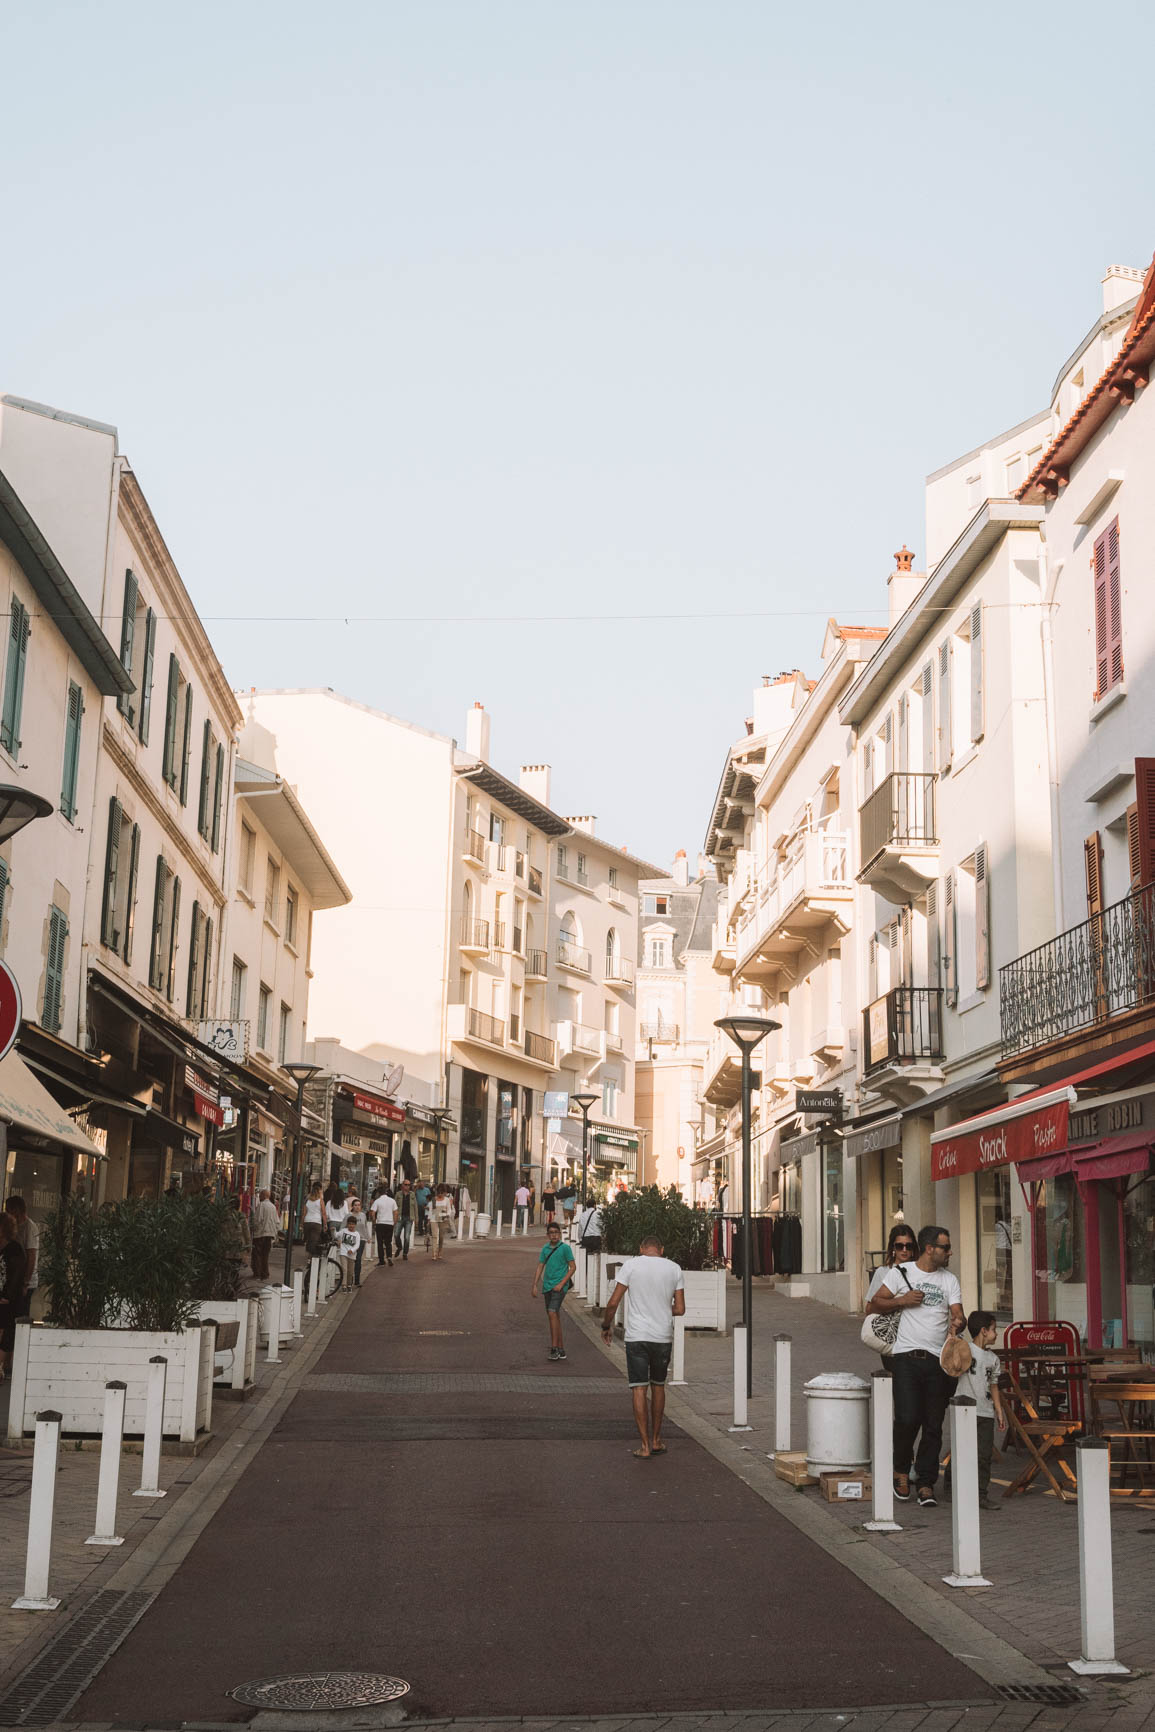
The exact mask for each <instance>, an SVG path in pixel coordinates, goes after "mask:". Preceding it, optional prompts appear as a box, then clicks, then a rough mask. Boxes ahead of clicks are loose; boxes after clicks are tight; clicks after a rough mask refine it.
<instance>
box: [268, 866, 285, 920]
mask: <svg viewBox="0 0 1155 1732" xmlns="http://www.w3.org/2000/svg"><path fill="white" fill-rule="evenodd" d="M280 900H281V868H280V867H279V866H278V865H277V863H276V861H275V860H274V859H273V856H272V855H271V854H270V855H269V857H268V862H267V864H266V866H265V919H266V920H267V921H268V923H269V925H270V926H275V925H276V924H277V911H278V906H279V904H280Z"/></svg>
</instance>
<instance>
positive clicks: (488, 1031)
mask: <svg viewBox="0 0 1155 1732" xmlns="http://www.w3.org/2000/svg"><path fill="white" fill-rule="evenodd" d="M448 1034H449V1039H450V1040H451V1041H474V1042H476V1043H477V1044H478V1045H479V1046H488V1047H498V1048H500V1049H501V1050H502V1051H504V1050H505V1023H504V1022H503V1021H502V1020H501V1018H500V1017H496V1016H490V1015H489V1013H488V1012H487V1011H484V1010H474V1009H473V1008H472V1007H471V1006H470V1005H468V1004H451V1005H450V1006H449V1012H448Z"/></svg>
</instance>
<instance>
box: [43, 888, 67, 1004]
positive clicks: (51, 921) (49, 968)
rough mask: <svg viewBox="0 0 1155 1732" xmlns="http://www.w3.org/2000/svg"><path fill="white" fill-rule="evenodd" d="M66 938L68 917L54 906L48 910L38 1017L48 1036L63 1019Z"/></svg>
mask: <svg viewBox="0 0 1155 1732" xmlns="http://www.w3.org/2000/svg"><path fill="white" fill-rule="evenodd" d="M67 937H68V916H67V915H66V914H65V913H64V912H63V910H62V909H59V908H57V907H56V906H55V905H53V907H51V908H50V909H49V910H48V946H47V955H46V958H45V965H44V1009H43V1012H42V1014H41V1017H40V1024H41V1027H42V1028H46V1029H47V1030H48V1032H49V1033H50V1034H56V1033H58V1032H59V1029H60V1024H61V1022H62V1021H63V1019H64V945H65V941H66V939H67Z"/></svg>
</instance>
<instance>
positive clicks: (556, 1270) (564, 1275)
mask: <svg viewBox="0 0 1155 1732" xmlns="http://www.w3.org/2000/svg"><path fill="white" fill-rule="evenodd" d="M573 1272H574V1254H573V1252H572V1251H571V1250H570V1248H569V1246H568V1245H567V1244H565V1243H564V1242H563V1240H562V1236H561V1228H560V1227H559V1226H558V1224H557V1222H556V1221H553V1222H551V1224H550V1225H549V1227H547V1228H546V1235H545V1244H544V1245H543V1246H542V1248H541V1255H540V1257H539V1258H538V1260H537V1271H536V1273H535V1274H534V1277H533V1296H534V1298H535V1299H536V1298H537V1294H538V1289H539V1288H540V1287H542V1285H543V1283H544V1291H545V1314H546V1317H547V1319H548V1320H549V1356H550V1358H551V1359H564V1358H565V1343H564V1342H563V1340H562V1334H561V1308H562V1303H563V1301H564V1299H565V1296H566V1294H567V1293H568V1292H569V1290H570V1288H571V1287H572V1285H573Z"/></svg>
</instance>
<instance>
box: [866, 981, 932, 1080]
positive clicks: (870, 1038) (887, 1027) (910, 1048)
mask: <svg viewBox="0 0 1155 1732" xmlns="http://www.w3.org/2000/svg"><path fill="white" fill-rule="evenodd" d="M862 1049H863V1052H864V1053H865V1054H866V1070H867V1073H868V1074H869V1072H870V1071H872V1070H877V1069H878V1067H879V1066H880V1065H884V1064H911V1063H913V1061H914V1060H916V1059H939V1058H941V1057H942V1056H943V1048H942V988H941V987H940V986H895V987H892V989H891V990H890V991H889V992H888V993H886V994H884V996H883V997H882V998H876V999H875V1001H874V1003H873V1004H870V1005H867V1007H866V1009H865V1010H864V1011H863V1013H862Z"/></svg>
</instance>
